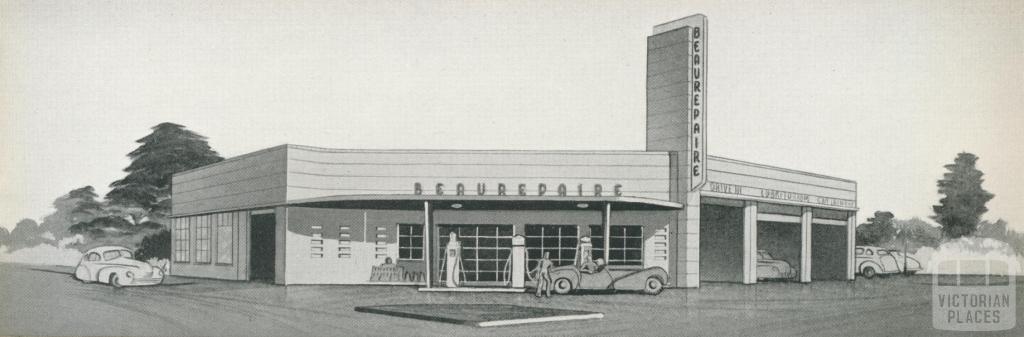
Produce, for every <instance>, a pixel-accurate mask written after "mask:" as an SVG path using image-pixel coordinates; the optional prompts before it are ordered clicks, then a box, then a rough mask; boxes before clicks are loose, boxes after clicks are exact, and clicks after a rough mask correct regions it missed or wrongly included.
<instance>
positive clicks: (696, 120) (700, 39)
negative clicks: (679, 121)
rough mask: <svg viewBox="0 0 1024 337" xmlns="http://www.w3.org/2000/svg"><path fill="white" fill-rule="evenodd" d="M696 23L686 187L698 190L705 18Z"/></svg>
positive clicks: (702, 156) (702, 171)
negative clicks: (688, 177) (689, 152)
mask: <svg viewBox="0 0 1024 337" xmlns="http://www.w3.org/2000/svg"><path fill="white" fill-rule="evenodd" d="M696 21H697V22H696V23H697V24H696V25H694V26H691V27H690V29H689V33H690V46H689V54H690V57H689V59H690V78H689V82H690V88H689V96H690V98H691V99H690V102H689V103H688V104H689V106H690V118H689V121H690V142H691V143H690V151H691V155H692V158H690V161H689V162H690V167H689V171H690V173H689V174H690V190H691V191H694V190H698V189H700V188H701V186H703V185H704V183H705V182H706V181H707V178H706V173H707V166H706V163H707V156H708V154H707V151H706V146H707V142H706V140H707V136H706V135H707V133H706V132H705V128H704V125H705V121H706V120H707V109H706V104H705V99H704V98H705V96H706V93H707V88H708V87H707V62H705V61H706V60H707V57H706V56H707V49H708V48H707V43H706V42H705V41H707V40H706V38H707V20H706V19H705V18H704V17H703V16H701V20H696Z"/></svg>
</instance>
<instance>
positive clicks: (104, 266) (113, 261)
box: [75, 246, 166, 287]
mask: <svg viewBox="0 0 1024 337" xmlns="http://www.w3.org/2000/svg"><path fill="white" fill-rule="evenodd" d="M164 274H166V271H165V270H163V268H158V267H154V266H151V265H150V264H149V263H146V262H142V261H138V260H135V259H133V258H132V252H131V250H129V249H128V248H126V247H121V246H103V247H96V248H93V249H90V250H88V251H86V252H85V254H84V255H82V260H81V261H79V262H78V267H76V268H75V278H76V279H78V280H80V281H82V282H86V283H90V282H99V283H107V284H110V285H112V286H115V287H124V286H145V285H155V284H160V283H162V282H163V280H164Z"/></svg>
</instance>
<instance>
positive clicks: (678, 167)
mask: <svg viewBox="0 0 1024 337" xmlns="http://www.w3.org/2000/svg"><path fill="white" fill-rule="evenodd" d="M691 18H692V17H691ZM688 19H689V18H688ZM698 19H700V20H703V16H699V18H698ZM684 20H687V19H684ZM691 20H692V19H691ZM666 25H674V24H673V23H668V24H665V25H662V26H666ZM691 42H692V41H691V28H690V26H680V28H677V29H672V30H668V31H664V32H660V33H658V34H655V35H652V36H650V37H648V38H647V150H648V151H671V152H674V153H675V154H674V155H672V156H671V157H672V158H673V160H674V161H675V162H673V163H672V167H673V172H672V174H673V175H674V176H673V177H672V178H673V179H672V181H671V183H672V184H675V186H672V187H671V189H672V190H673V191H676V193H673V195H671V196H670V198H671V200H672V201H675V202H679V203H683V204H686V205H687V207H686V209H684V210H683V211H680V212H678V216H677V219H676V226H677V227H678V230H677V231H675V236H674V237H673V241H675V242H677V244H676V245H675V246H676V247H677V248H676V249H675V264H674V266H672V267H673V268H672V269H673V270H670V272H671V273H673V274H674V276H675V278H676V279H678V280H680V282H679V283H678V285H679V286H685V287H696V286H697V284H698V283H699V282H698V281H699V280H698V274H699V250H698V245H699V221H700V210H699V198H700V197H699V193H698V192H694V193H690V192H689V191H690V185H691V180H692V179H691V177H690V164H691V160H692V158H693V152H692V149H691V146H690V145H691V141H690V139H691V138H692V130H691V129H690V124H691V122H692V121H691V119H692V115H691V114H690V111H689V109H690V103H689V102H691V101H693V100H694V97H693V96H692V91H691V88H692V83H691V77H692V75H693V74H691V72H692V71H693V70H692V69H691V65H692V64H691V61H692V57H693V55H692V50H691V49H692V48H691V47H692V46H691Z"/></svg>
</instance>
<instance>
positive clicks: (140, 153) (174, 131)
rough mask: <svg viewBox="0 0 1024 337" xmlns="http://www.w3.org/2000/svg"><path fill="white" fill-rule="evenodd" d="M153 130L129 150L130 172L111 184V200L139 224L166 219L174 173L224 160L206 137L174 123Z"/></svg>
mask: <svg viewBox="0 0 1024 337" xmlns="http://www.w3.org/2000/svg"><path fill="white" fill-rule="evenodd" d="M152 130H153V132H152V133H150V134H149V135H147V136H145V137H142V138H141V139H139V140H137V141H136V142H137V143H140V144H142V145H140V146H139V147H138V148H136V149H135V150H134V151H132V152H130V153H128V158H131V160H132V163H131V164H130V165H128V167H126V168H125V169H124V171H125V172H127V173H128V174H127V175H126V176H125V177H124V178H123V179H120V180H117V181H115V182H113V183H111V184H110V188H111V190H110V192H109V193H107V196H106V198H107V200H108V201H109V202H110V203H111V204H112V205H115V206H119V207H121V208H122V210H125V211H124V212H122V214H125V215H128V216H129V217H131V219H132V220H133V222H135V223H136V224H138V223H140V222H141V221H142V219H143V218H144V217H149V218H150V219H154V220H156V219H162V218H164V217H165V216H166V215H167V214H168V213H169V211H170V207H169V203H168V202H167V200H168V199H169V198H170V195H171V175H173V174H174V173H175V172H180V171H185V170H189V169H193V168H196V167H200V166H204V165H209V164H213V163H216V162H219V161H221V160H224V158H221V157H220V155H218V154H217V152H216V151H214V150H213V149H211V148H210V145H209V144H207V142H206V137H204V136H202V135H199V134H197V133H195V132H192V131H189V130H186V129H185V127H184V126H182V125H178V124H174V123H160V124H159V125H157V126H154V127H153V128H152Z"/></svg>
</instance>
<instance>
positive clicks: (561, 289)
mask: <svg viewBox="0 0 1024 337" xmlns="http://www.w3.org/2000/svg"><path fill="white" fill-rule="evenodd" d="M570 291H572V281H569V279H567V278H560V279H557V280H555V293H556V294H561V295H565V294H568V293H569V292H570Z"/></svg>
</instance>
